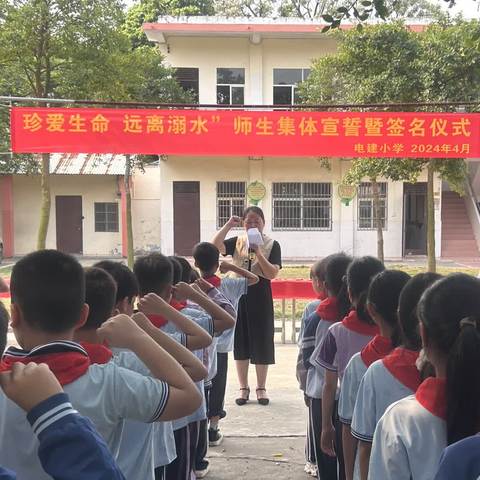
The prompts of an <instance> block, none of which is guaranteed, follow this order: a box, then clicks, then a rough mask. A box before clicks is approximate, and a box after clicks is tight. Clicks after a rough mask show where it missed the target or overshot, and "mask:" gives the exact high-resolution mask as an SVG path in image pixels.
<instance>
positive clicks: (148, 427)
mask: <svg viewBox="0 0 480 480" xmlns="http://www.w3.org/2000/svg"><path fill="white" fill-rule="evenodd" d="M170 336H171V337H172V338H173V339H174V340H176V341H177V342H178V343H181V344H182V345H185V343H186V336H185V335H184V334H178V333H174V334H170ZM113 354H114V356H113V361H114V362H115V363H117V364H118V365H119V366H121V367H124V368H127V369H129V370H132V371H134V372H137V373H139V374H140V375H145V376H150V377H151V376H152V373H151V372H150V370H149V369H148V367H147V366H146V365H145V364H144V363H143V362H142V361H141V360H140V359H139V358H138V357H137V356H136V355H135V354H134V353H133V352H131V351H129V350H123V349H116V348H114V349H113ZM176 457H177V453H176V449H175V437H174V435H173V426H172V422H171V421H168V422H155V423H150V424H145V423H141V422H135V421H132V420H127V421H126V422H125V428H124V430H123V435H122V441H121V445H120V453H119V457H118V461H117V463H118V466H119V467H120V469H121V470H122V472H123V474H124V475H125V477H126V478H127V479H130V478H145V479H148V478H153V477H154V469H155V468H156V467H159V466H163V465H168V464H169V463H171V462H173V461H174V460H175V458H176Z"/></svg>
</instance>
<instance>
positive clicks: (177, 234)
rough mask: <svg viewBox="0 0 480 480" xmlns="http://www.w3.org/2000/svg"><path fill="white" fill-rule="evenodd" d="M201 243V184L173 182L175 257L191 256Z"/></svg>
mask: <svg viewBox="0 0 480 480" xmlns="http://www.w3.org/2000/svg"><path fill="white" fill-rule="evenodd" d="M199 241H200V182H173V244H174V251H175V255H182V256H185V255H191V254H192V250H193V247H194V246H195V245H196V244H197V243H198V242H199Z"/></svg>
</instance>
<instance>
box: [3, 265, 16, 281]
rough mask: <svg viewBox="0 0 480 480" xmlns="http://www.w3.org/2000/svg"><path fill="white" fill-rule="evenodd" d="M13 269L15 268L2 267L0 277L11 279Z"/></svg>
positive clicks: (9, 266) (10, 266)
mask: <svg viewBox="0 0 480 480" xmlns="http://www.w3.org/2000/svg"><path fill="white" fill-rule="evenodd" d="M12 268H13V266H12V265H8V267H7V266H5V267H2V266H1V265H0V277H4V278H9V277H10V275H11V274H12Z"/></svg>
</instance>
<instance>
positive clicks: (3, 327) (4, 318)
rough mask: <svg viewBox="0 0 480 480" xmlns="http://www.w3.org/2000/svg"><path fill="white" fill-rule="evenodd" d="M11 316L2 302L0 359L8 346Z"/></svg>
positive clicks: (0, 306) (0, 303) (0, 310)
mask: <svg viewBox="0 0 480 480" xmlns="http://www.w3.org/2000/svg"><path fill="white" fill-rule="evenodd" d="M9 321H10V315H8V312H7V309H6V308H5V305H4V304H3V303H2V302H0V357H1V356H2V355H3V352H4V350H5V347H6V346H7V335H8V322H9Z"/></svg>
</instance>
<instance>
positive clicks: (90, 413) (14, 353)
mask: <svg viewBox="0 0 480 480" xmlns="http://www.w3.org/2000/svg"><path fill="white" fill-rule="evenodd" d="M11 294H12V305H11V312H12V319H11V325H12V328H13V331H14V333H15V336H16V339H17V341H18V343H19V344H20V346H21V348H13V347H10V348H9V349H7V351H6V353H5V354H4V356H3V360H2V363H1V365H2V368H4V369H9V368H11V367H12V365H13V364H15V363H17V362H20V363H29V362H31V361H33V362H42V363H46V364H47V365H48V366H49V367H50V369H51V370H52V371H53V372H54V374H55V376H56V377H57V379H58V380H59V381H60V383H61V384H62V385H63V387H64V389H65V391H66V393H68V394H69V396H70V398H71V402H72V405H73V406H74V408H75V409H76V410H78V411H79V412H80V413H81V414H82V415H84V416H87V417H88V418H90V419H91V420H92V421H93V423H94V425H95V426H96V428H97V430H98V432H99V433H100V434H101V435H102V436H103V438H104V439H105V441H106V443H107V445H108V446H109V448H110V451H111V452H112V454H113V455H114V457H116V456H117V454H118V450H119V446H120V440H121V434H122V430H123V426H124V420H125V419H132V420H137V421H141V422H145V423H148V422H155V421H162V420H171V419H174V418H177V417H180V416H182V415H186V414H188V413H189V412H191V411H193V410H194V409H195V408H198V405H199V402H200V401H201V398H200V397H199V396H198V394H197V390H196V388H195V385H194V384H193V383H192V381H191V380H190V378H189V377H188V375H187V374H186V373H185V372H184V370H183V369H182V368H181V367H180V366H179V365H178V363H177V362H176V361H175V360H174V359H173V358H172V357H171V356H170V355H169V354H168V353H166V352H165V351H164V350H163V349H162V348H161V347H160V346H159V345H157V344H156V343H155V342H154V341H153V340H152V339H151V338H150V337H148V335H146V334H145V333H144V332H143V331H142V330H141V329H140V328H139V327H138V326H137V325H136V324H135V323H134V322H133V321H132V320H131V319H130V318H128V317H127V316H125V315H120V316H117V317H114V318H113V319H111V320H109V321H107V322H106V323H105V324H103V325H102V327H101V328H100V329H99V335H100V339H101V340H102V341H105V342H107V343H108V344H109V345H110V346H111V347H118V348H128V349H130V350H132V351H134V352H135V353H136V354H137V356H138V357H139V358H140V359H141V360H142V361H143V362H144V363H145V364H146V365H147V366H148V367H149V369H150V370H151V371H152V374H153V375H154V376H155V377H157V378H162V380H157V379H154V378H150V377H145V376H143V375H139V374H137V373H135V372H132V371H130V370H127V369H124V368H121V367H118V366H117V365H116V364H115V363H113V362H110V361H108V360H109V357H110V354H109V352H108V349H107V348H106V347H103V348H96V352H95V353H96V354H98V355H97V356H99V357H100V356H102V357H103V358H100V359H99V361H98V362H97V363H93V362H91V359H90V356H89V353H87V351H86V350H85V348H83V347H82V346H81V345H79V344H78V343H75V342H73V341H72V340H73V335H74V332H75V330H77V329H78V328H81V327H82V326H83V325H84V324H85V322H86V320H87V317H88V305H86V304H85V275H84V272H83V269H82V267H81V265H80V264H79V263H78V261H77V260H76V259H74V258H73V257H71V256H70V255H66V254H63V253H61V252H58V251H55V250H42V251H38V252H34V253H31V254H29V255H27V256H25V257H23V258H22V259H21V260H19V261H18V262H17V263H16V264H15V266H14V267H13V271H12V278H11ZM0 444H1V445H2V448H1V449H0V464H3V465H5V466H6V467H7V468H11V469H12V470H14V471H16V472H17V474H18V475H19V477H20V478H32V479H33V478H35V480H42V479H46V478H48V477H47V476H46V475H45V474H44V472H43V471H42V468H41V465H40V463H39V461H38V458H37V456H36V454H35V452H36V449H37V446H38V442H37V440H36V439H34V438H33V437H32V435H31V432H30V427H29V426H28V422H27V421H26V420H25V418H24V415H23V413H22V412H21V410H20V409H19V408H18V407H17V406H15V405H13V404H12V403H11V402H9V401H8V400H7V398H6V397H5V395H2V394H0Z"/></svg>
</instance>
